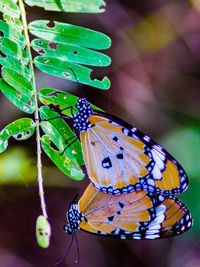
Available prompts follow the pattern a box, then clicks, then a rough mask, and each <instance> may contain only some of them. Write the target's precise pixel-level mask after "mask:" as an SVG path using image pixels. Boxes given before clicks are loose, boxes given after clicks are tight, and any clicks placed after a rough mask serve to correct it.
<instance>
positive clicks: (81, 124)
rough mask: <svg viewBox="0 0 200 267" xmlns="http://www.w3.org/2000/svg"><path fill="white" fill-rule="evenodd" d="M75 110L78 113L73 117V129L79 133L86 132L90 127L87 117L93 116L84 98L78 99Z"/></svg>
mask: <svg viewBox="0 0 200 267" xmlns="http://www.w3.org/2000/svg"><path fill="white" fill-rule="evenodd" d="M76 108H77V109H78V112H77V113H76V116H74V128H76V129H78V130H79V131H80V132H81V131H87V129H88V128H90V127H91V124H90V122H89V120H88V117H90V116H92V115H93V114H94V112H93V110H92V108H91V106H90V105H89V104H88V103H87V100H86V99H85V98H79V100H78V101H77V103H76Z"/></svg>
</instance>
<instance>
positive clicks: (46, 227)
mask: <svg viewBox="0 0 200 267" xmlns="http://www.w3.org/2000/svg"><path fill="white" fill-rule="evenodd" d="M50 238H51V225H50V223H49V222H48V220H47V219H46V218H45V217H44V216H43V215H40V216H38V218H37V221H36V239H37V242H38V245H39V246H41V247H42V248H48V247H49V244H50Z"/></svg>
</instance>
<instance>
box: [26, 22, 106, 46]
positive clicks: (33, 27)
mask: <svg viewBox="0 0 200 267" xmlns="http://www.w3.org/2000/svg"><path fill="white" fill-rule="evenodd" d="M48 23H49V21H48V20H35V21H32V22H31V23H29V30H30V32H31V33H32V34H34V35H36V36H37V37H40V38H42V39H45V40H47V41H53V42H58V43H63V44H72V45H77V46H83V47H87V48H92V49H98V50H99V49H107V48H109V47H110V45H111V40H110V38H109V37H108V36H107V35H105V34H103V33H100V32H97V31H94V30H90V29H87V28H83V27H79V26H74V25H72V24H68V23H62V22H58V21H54V24H55V26H54V27H49V26H47V25H48Z"/></svg>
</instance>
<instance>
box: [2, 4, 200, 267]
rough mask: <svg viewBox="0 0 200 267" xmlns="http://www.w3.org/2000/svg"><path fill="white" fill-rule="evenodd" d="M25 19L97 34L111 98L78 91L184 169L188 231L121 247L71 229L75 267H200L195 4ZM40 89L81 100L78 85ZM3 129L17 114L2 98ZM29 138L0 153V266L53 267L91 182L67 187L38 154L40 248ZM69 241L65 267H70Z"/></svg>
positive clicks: (60, 83)
mask: <svg viewBox="0 0 200 267" xmlns="http://www.w3.org/2000/svg"><path fill="white" fill-rule="evenodd" d="M27 16H28V20H29V21H31V20H33V19H40V18H41V19H54V20H58V21H62V22H68V23H72V24H75V25H80V26H84V27H88V28H92V29H95V30H99V31H102V32H104V33H106V34H108V35H109V36H110V37H111V38H112V47H111V48H110V49H109V50H108V51H105V53H107V54H108V55H109V56H110V57H111V58H112V65H111V66H109V67H107V68H104V69H95V71H94V77H99V78H102V77H104V75H107V76H108V77H109V78H110V79H111V82H112V86H111V89H110V90H109V91H106V92H105V91H100V90H97V89H94V88H91V87H86V86H84V90H85V94H86V96H87V98H88V100H89V101H90V102H92V103H93V104H95V105H97V106H99V107H100V108H102V109H104V110H105V111H107V112H109V113H112V114H115V115H117V116H119V117H121V118H122V119H124V120H126V121H128V122H129V123H130V124H132V125H135V126H136V127H138V128H139V129H141V130H142V131H143V132H145V133H146V134H148V135H150V136H151V137H152V138H153V139H154V140H155V141H157V142H158V143H160V144H162V145H163V146H164V147H165V148H166V149H167V150H168V151H169V152H170V153H171V154H172V155H174V156H175V157H176V159H177V160H178V161H179V162H180V163H181V165H182V166H183V167H184V168H185V170H186V172H187V174H188V176H189V179H190V186H189V189H188V190H187V192H185V193H183V194H182V195H181V196H178V198H180V199H181V200H182V201H183V202H184V203H185V204H186V206H187V207H188V208H189V209H190V211H191V213H192V216H193V218H194V226H193V228H192V229H191V230H190V231H189V232H187V233H185V234H183V235H181V236H178V237H175V238H171V239H167V240H154V241H137V240H132V241H123V240H118V239H111V238H103V237H97V236H93V235H90V234H87V233H84V232H81V231H78V232H77V236H78V242H79V249H80V256H81V261H80V264H79V266H80V267H90V266H95V267H104V266H105V267H107V266H109V267H112V266H123V267H128V266H134V267H139V266H140V267H149V266H153V267H157V266H159V267H168V266H169V267H179V266H180V267H190V266H193V267H199V266H200V216H199V214H200V1H199V0H173V1H170V0H160V1H156V0H135V1H131V0H129V1H128V0H123V1H122V0H121V1H119V0H109V1H107V10H106V12H105V13H103V14H99V15H88V14H87V15H86V14H65V13H52V12H45V11H44V10H43V9H40V8H36V7H34V8H27ZM36 78H37V86H38V88H43V87H52V88H57V89H63V90H66V91H68V92H70V93H73V94H76V95H79V92H78V90H77V84H76V83H72V82H69V81H66V80H62V79H59V78H55V77H50V76H48V75H46V74H44V73H41V72H38V71H36ZM0 114H1V121H0V128H1V129H2V128H3V127H4V126H6V125H7V124H8V123H10V122H12V121H13V120H15V119H17V118H20V117H22V116H23V117H24V114H22V113H21V112H20V111H19V110H18V109H16V108H15V107H14V106H13V105H12V104H11V103H9V102H8V101H7V99H6V98H5V97H4V96H3V95H2V94H1V96H0ZM35 148H36V143H35V137H32V138H31V139H28V140H26V141H23V142H20V143H19V142H16V141H14V140H11V141H10V146H9V149H8V150H7V151H6V152H5V153H3V154H2V155H0V185H1V186H0V266H6V267H13V266H15V267H18V266H20V267H33V266H38V267H40V266H41V267H42V266H53V265H54V263H56V262H57V261H59V260H61V258H62V257H63V255H64V253H65V251H66V249H67V247H68V244H69V242H70V241H71V237H70V236H68V235H67V234H66V233H65V232H64V230H63V224H64V223H66V220H65V214H66V210H67V207H68V204H69V203H70V202H71V200H72V199H73V198H74V195H75V194H76V193H79V196H81V194H82V193H83V191H84V189H85V188H86V186H87V184H88V183H89V180H88V178H87V177H86V178H85V179H84V180H83V181H81V182H77V181H72V180H71V179H69V178H68V177H66V176H64V175H63V174H62V173H61V172H60V171H59V170H58V169H57V168H56V167H55V166H54V165H53V164H52V163H51V162H50V160H48V158H47V157H46V156H45V155H43V167H44V178H45V181H44V183H45V197H46V204H47V210H48V214H49V220H50V223H51V225H52V230H53V233H52V240H51V245H50V247H49V248H48V249H42V248H40V247H38V245H37V243H36V239H35V221H36V218H37V216H38V215H39V214H40V212H41V210H40V203H39V197H38V188H37V182H36V150H35ZM76 259H77V251H76V246H75V244H74V246H73V248H72V249H71V251H70V253H69V255H68V257H67V259H66V260H65V261H64V263H63V264H62V266H63V267H65V266H70V267H71V266H77V265H76V263H74V261H75V260H76Z"/></svg>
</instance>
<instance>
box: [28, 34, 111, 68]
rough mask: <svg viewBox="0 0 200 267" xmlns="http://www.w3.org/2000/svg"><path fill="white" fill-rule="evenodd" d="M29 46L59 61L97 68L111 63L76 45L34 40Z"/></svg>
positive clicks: (102, 55)
mask: <svg viewBox="0 0 200 267" xmlns="http://www.w3.org/2000/svg"><path fill="white" fill-rule="evenodd" d="M31 44H32V48H33V49H34V50H35V51H37V52H38V53H39V54H41V55H45V56H47V57H54V58H59V59H60V60H65V61H69V62H74V63H79V64H84V65H91V66H99V67H103V66H108V65H109V64H110V62H111V60H110V58H109V57H108V56H106V55H104V54H102V53H99V52H96V51H94V50H90V49H87V48H83V47H80V46H76V45H70V44H62V43H56V42H49V41H45V40H43V39H35V40H33V41H32V42H31Z"/></svg>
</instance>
